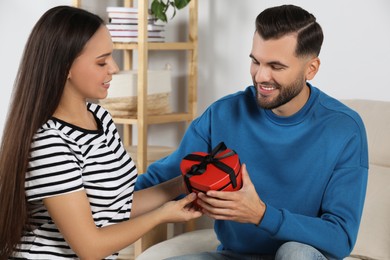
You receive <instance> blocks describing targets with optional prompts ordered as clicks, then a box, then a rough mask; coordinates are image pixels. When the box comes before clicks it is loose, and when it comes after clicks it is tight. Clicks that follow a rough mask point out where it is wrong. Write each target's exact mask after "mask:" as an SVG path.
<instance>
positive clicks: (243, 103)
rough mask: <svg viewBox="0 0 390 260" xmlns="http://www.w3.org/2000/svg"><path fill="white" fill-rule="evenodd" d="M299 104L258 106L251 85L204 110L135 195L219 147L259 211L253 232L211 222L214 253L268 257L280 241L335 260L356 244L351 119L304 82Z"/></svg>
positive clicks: (360, 178)
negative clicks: (235, 158) (243, 173)
mask: <svg viewBox="0 0 390 260" xmlns="http://www.w3.org/2000/svg"><path fill="white" fill-rule="evenodd" d="M308 87H310V88H311V94H310V98H309V100H308V102H307V103H306V104H305V106H304V107H303V108H302V109H301V110H300V111H299V112H297V113H296V114H294V115H292V116H290V117H280V116H277V115H275V114H274V113H272V111H271V110H265V109H262V108H260V107H258V105H257V103H256V97H255V89H254V87H253V86H250V87H248V88H246V90H245V91H240V92H238V93H236V94H232V95H228V96H226V97H224V98H222V99H220V100H218V101H216V102H215V103H214V104H212V105H211V106H210V107H209V108H208V109H207V110H206V111H205V112H204V113H203V114H202V115H201V116H200V117H199V118H197V119H196V120H194V121H193V122H192V124H191V125H190V126H189V128H188V130H187V131H186V133H185V135H184V137H183V139H182V142H181V144H180V146H179V147H178V149H177V150H176V151H175V152H174V153H172V154H171V155H170V156H168V157H166V158H163V159H161V160H159V161H157V162H155V163H153V164H152V165H151V166H150V167H149V168H148V170H147V173H145V174H141V175H140V176H139V178H138V180H137V183H136V189H142V188H145V187H149V186H151V185H155V184H157V183H160V182H162V181H165V180H168V179H171V178H173V177H175V176H177V175H179V174H180V168H179V164H180V161H181V160H182V158H183V157H184V156H185V155H187V154H189V153H192V152H195V151H205V152H210V151H211V150H212V148H213V147H215V146H216V145H217V144H218V143H219V142H221V141H223V142H225V144H226V145H227V147H229V148H231V149H233V150H235V151H236V152H237V154H238V155H239V157H240V160H241V162H242V163H245V164H246V165H247V169H248V172H249V176H250V178H251V180H252V182H253V184H254V185H255V188H256V191H257V192H258V194H259V196H260V198H261V199H262V200H263V201H264V202H265V203H266V206H267V209H266V212H265V215H264V217H263V220H262V222H261V223H260V225H259V226H255V225H253V224H242V223H237V222H232V221H216V222H215V232H216V234H217V236H218V239H219V240H220V242H221V246H220V249H227V250H232V251H235V252H242V253H255V254H274V253H275V252H276V250H277V249H278V247H279V246H280V245H281V244H282V243H283V242H285V241H298V242H302V243H306V244H309V245H312V246H314V247H316V248H317V249H319V250H321V251H322V252H324V253H326V254H329V255H330V256H333V257H335V258H343V257H345V256H347V255H349V253H350V252H351V251H352V249H353V246H354V244H355V242H356V237H357V232H358V228H359V223H360V218H361V214H362V209H363V204H364V198H365V193H366V185H367V177H368V151H367V150H368V149H367V140H366V133H365V129H364V125H363V122H362V120H361V118H360V117H359V115H358V114H357V113H356V112H354V111H352V110H351V109H349V108H348V107H346V106H345V105H343V104H342V103H340V102H339V101H337V100H335V99H333V98H331V97H329V96H328V95H326V94H325V93H323V92H321V91H320V90H319V89H317V88H315V87H313V86H311V85H310V84H308Z"/></svg>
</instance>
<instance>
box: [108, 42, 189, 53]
mask: <svg viewBox="0 0 390 260" xmlns="http://www.w3.org/2000/svg"><path fill="white" fill-rule="evenodd" d="M146 48H147V49H148V50H159V51H160V50H194V49H195V44H194V43H193V42H148V43H146ZM114 49H118V50H136V49H138V43H136V42H132V43H120V42H114Z"/></svg>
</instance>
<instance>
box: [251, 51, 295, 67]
mask: <svg viewBox="0 0 390 260" xmlns="http://www.w3.org/2000/svg"><path fill="white" fill-rule="evenodd" d="M249 57H250V58H251V59H253V60H255V61H257V62H258V60H256V58H255V57H254V56H253V55H252V54H249ZM267 64H268V65H270V66H279V67H284V68H288V66H287V65H286V64H283V63H281V62H280V61H270V62H267Z"/></svg>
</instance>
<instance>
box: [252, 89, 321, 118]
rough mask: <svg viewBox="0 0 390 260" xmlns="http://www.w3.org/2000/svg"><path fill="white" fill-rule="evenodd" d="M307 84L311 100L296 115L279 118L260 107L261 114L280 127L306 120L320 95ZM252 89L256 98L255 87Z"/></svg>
mask: <svg viewBox="0 0 390 260" xmlns="http://www.w3.org/2000/svg"><path fill="white" fill-rule="evenodd" d="M306 84H307V86H308V87H309V88H310V96H309V99H308V100H307V102H306V104H305V105H304V106H303V107H302V108H301V109H300V110H299V111H298V112H296V113H295V114H293V115H291V116H278V115H276V114H274V113H273V112H272V110H270V109H263V108H260V107H259V109H260V112H261V113H264V114H265V116H266V117H267V118H268V119H269V120H270V121H272V122H274V123H275V124H279V125H294V124H298V123H300V122H302V121H303V120H304V119H305V118H306V116H307V115H308V114H309V113H310V111H311V110H312V109H311V108H312V107H313V105H314V103H315V100H316V99H317V97H318V95H319V90H318V89H317V88H316V87H314V86H312V85H311V84H310V83H308V82H307V83H306ZM252 89H253V92H254V96H255V98H256V94H255V91H256V90H255V88H254V87H253V88H252Z"/></svg>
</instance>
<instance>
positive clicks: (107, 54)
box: [96, 52, 111, 59]
mask: <svg viewBox="0 0 390 260" xmlns="http://www.w3.org/2000/svg"><path fill="white" fill-rule="evenodd" d="M110 55H111V52H107V53H104V54H102V55H99V56H97V57H96V59H100V58H103V57H107V56H110Z"/></svg>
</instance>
